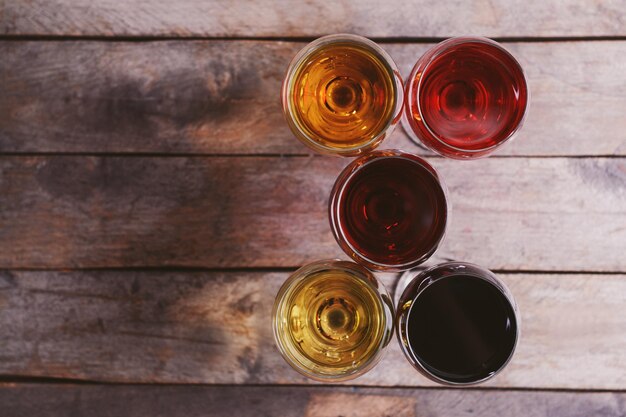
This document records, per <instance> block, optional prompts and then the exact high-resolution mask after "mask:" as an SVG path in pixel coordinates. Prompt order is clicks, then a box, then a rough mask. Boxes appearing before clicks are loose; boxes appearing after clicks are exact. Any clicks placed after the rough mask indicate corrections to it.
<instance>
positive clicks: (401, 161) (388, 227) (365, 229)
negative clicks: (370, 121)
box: [329, 150, 449, 271]
mask: <svg viewBox="0 0 626 417" xmlns="http://www.w3.org/2000/svg"><path fill="white" fill-rule="evenodd" d="M448 217H449V209H448V198H447V191H446V187H445V185H444V183H443V180H442V179H441V177H440V176H439V174H438V173H437V171H436V170H435V168H433V167H432V166H431V165H430V164H429V163H428V162H426V161H425V160H424V159H422V158H420V157H418V156H417V155H413V154H410V153H407V152H403V151H399V150H384V151H374V152H371V153H369V154H367V155H364V156H362V157H360V158H357V159H356V160H354V161H353V162H352V163H350V164H349V165H348V166H347V167H346V168H345V169H344V170H343V171H342V172H341V174H339V177H338V178H337V181H336V182H335V185H334V187H333V189H332V191H331V195H330V199H329V219H330V225H331V229H332V231H333V234H334V236H335V239H336V240H337V243H338V244H339V246H341V248H342V249H343V251H344V252H345V253H346V254H348V255H349V256H350V257H352V258H353V259H354V260H355V261H357V262H358V263H360V264H362V265H365V266H366V267H368V268H370V269H374V270H382V271H404V270H407V269H411V268H413V267H415V266H417V265H419V264H421V263H422V262H424V261H426V260H427V259H428V258H429V257H430V256H431V255H432V254H433V253H434V252H435V250H436V249H437V248H438V247H439V245H440V244H441V242H442V240H443V237H444V234H445V230H446V224H447V222H448Z"/></svg>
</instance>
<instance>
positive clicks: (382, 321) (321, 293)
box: [281, 269, 386, 375]
mask: <svg viewBox="0 0 626 417" xmlns="http://www.w3.org/2000/svg"><path fill="white" fill-rule="evenodd" d="M285 305H286V307H284V308H283V309H282V313H281V314H286V315H287V318H286V322H287V323H288V325H287V326H285V327H284V328H283V330H282V331H283V332H284V333H285V334H283V335H281V338H282V339H283V340H286V341H288V343H286V350H287V354H288V355H289V356H291V357H294V358H295V359H296V361H297V362H299V363H300V364H301V365H302V366H305V367H306V368H308V369H311V368H314V367H322V368H324V369H325V371H324V372H325V373H326V374H327V375H341V374H345V373H347V372H350V371H351V370H352V369H354V368H358V367H360V366H361V365H363V364H364V363H366V362H368V361H369V360H370V359H371V358H372V357H373V356H374V355H376V353H378V351H379V349H380V345H381V341H382V340H383V338H384V337H385V332H386V330H385V326H386V318H385V312H384V307H383V304H382V302H381V301H380V298H379V295H378V293H377V292H376V291H375V290H374V289H372V288H371V287H370V286H369V285H368V284H366V283H365V282H364V281H363V280H362V279H360V278H357V277H356V276H354V275H352V274H351V273H350V272H349V271H345V270H341V269H337V270H323V271H317V272H314V273H312V274H310V275H308V276H307V277H305V278H304V279H303V280H301V281H300V282H299V283H298V285H297V286H296V287H295V288H293V289H292V290H291V293H290V294H288V296H287V300H286V302H285Z"/></svg>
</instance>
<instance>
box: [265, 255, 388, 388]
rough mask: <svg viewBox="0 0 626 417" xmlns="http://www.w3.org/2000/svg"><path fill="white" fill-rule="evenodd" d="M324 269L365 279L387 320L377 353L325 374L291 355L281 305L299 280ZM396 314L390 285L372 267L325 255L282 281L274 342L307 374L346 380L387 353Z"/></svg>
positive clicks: (326, 379) (275, 311)
mask: <svg viewBox="0 0 626 417" xmlns="http://www.w3.org/2000/svg"><path fill="white" fill-rule="evenodd" d="M324 269H342V270H344V271H347V272H348V273H349V274H350V275H351V276H352V277H354V278H355V279H358V280H360V281H361V282H363V283H365V284H366V285H367V286H368V287H369V288H370V289H371V290H372V291H373V293H374V294H376V299H377V300H378V302H379V304H380V307H381V308H382V311H383V313H382V314H381V315H380V316H381V318H382V319H383V320H384V323H383V326H382V329H383V330H382V331H381V335H380V340H379V341H378V346H377V347H376V352H375V353H373V354H372V356H371V357H369V358H368V359H367V361H365V362H364V363H362V364H361V365H359V366H358V367H356V368H353V369H352V370H350V371H348V372H344V373H342V374H339V375H332V374H325V373H320V372H315V371H314V370H311V369H308V368H307V367H306V365H305V364H303V363H301V362H299V361H298V360H297V359H296V358H295V357H294V355H291V354H290V353H289V352H288V349H287V348H286V343H285V340H284V338H283V337H282V336H281V334H282V333H281V332H280V323H279V321H280V320H279V312H280V310H281V307H283V304H284V302H285V300H286V297H287V296H288V294H289V291H290V290H292V289H293V288H294V285H295V284H296V283H297V282H298V281H300V280H302V279H304V278H305V277H307V276H308V275H309V274H311V273H314V272H317V271H321V270H324ZM394 314H395V309H394V307H393V302H392V300H391V296H390V295H389V292H388V291H387V288H386V287H385V286H384V284H383V283H382V282H381V281H380V280H379V279H378V278H377V277H376V276H375V275H374V274H373V273H372V272H371V271H369V270H368V269H367V268H365V267H363V266H362V265H359V264H357V263H355V262H352V261H346V260H341V259H323V260H318V261H314V262H310V263H308V264H306V265H303V266H302V267H300V268H298V269H297V270H296V271H294V272H293V273H292V274H291V275H290V276H289V277H288V278H287V279H286V280H285V282H284V283H283V284H282V285H281V287H280V289H279V291H278V293H277V295H276V298H275V300H274V305H273V308H272V332H273V335H274V342H275V344H276V347H277V348H278V350H279V352H280V354H281V356H282V357H283V359H284V360H285V362H287V363H288V364H289V366H290V367H291V368H292V369H294V370H295V371H297V372H298V373H299V374H301V375H304V376H305V377H307V378H311V379H313V380H316V381H319V382H329V381H332V382H342V381H348V380H351V379H354V378H357V377H359V376H361V375H363V374H365V373H366V372H368V371H370V370H371V369H372V368H374V367H375V366H376V365H377V364H378V363H379V362H380V360H381V359H382V357H383V355H384V353H385V352H386V347H387V346H388V345H389V342H390V341H391V339H392V338H393V333H394V329H395V317H394Z"/></svg>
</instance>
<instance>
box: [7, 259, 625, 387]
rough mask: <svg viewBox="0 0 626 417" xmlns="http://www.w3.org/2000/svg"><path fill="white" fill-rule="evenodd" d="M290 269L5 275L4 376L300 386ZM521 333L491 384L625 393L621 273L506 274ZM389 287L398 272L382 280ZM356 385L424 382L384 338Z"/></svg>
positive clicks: (422, 384)
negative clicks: (281, 342) (281, 338)
mask: <svg viewBox="0 0 626 417" xmlns="http://www.w3.org/2000/svg"><path fill="white" fill-rule="evenodd" d="M287 276H288V273H287V272H280V273H279V272H237V271H233V272H176V271H161V272H157V271H145V272H142V271H75V272H50V271H49V272H44V271H38V272H36V271H31V272H26V271H19V272H18V271H13V272H8V271H5V272H3V273H2V274H1V275H0V328H2V338H1V339H0V375H13V376H42V377H58V378H78V379H87V380H99V381H113V382H145V383H155V382H158V383H209V384H242V383H246V384H308V383H310V380H307V379H306V378H304V377H303V376H301V375H300V374H298V373H296V372H295V371H293V370H292V369H291V368H290V367H289V366H288V365H287V364H286V363H285V362H284V361H283V359H282V358H281V357H280V355H279V353H278V350H277V349H276V347H275V345H274V341H273V337H272V332H271V323H270V321H271V319H270V316H271V308H272V304H273V301H274V297H275V296H276V293H277V292H278V289H279V287H280V286H281V285H282V283H283V282H284V280H285V279H286V278H287ZM501 277H502V278H503V280H504V281H505V282H506V283H507V284H508V285H509V286H510V288H511V290H512V292H513V294H515V297H516V300H517V302H518V304H519V307H520V311H521V314H522V338H521V341H520V344H519V346H518V349H517V351H516V354H515V356H514V358H513V360H512V361H511V363H510V364H509V365H508V367H507V368H506V369H505V370H504V371H503V372H502V374H500V375H498V376H497V377H496V378H495V379H493V380H492V381H490V382H488V383H487V384H486V385H487V386H492V387H533V388H575V389H620V390H623V389H625V388H626V357H625V356H624V352H625V351H626V338H624V332H625V331H626V315H624V314H623V310H624V305H625V303H626V276H625V275H596V274H587V275H584V274H574V275H568V274H563V275H562V274H553V275H550V274H502V275H501ZM382 278H383V282H384V283H385V284H386V286H387V287H388V288H389V289H390V290H391V289H392V288H394V282H395V277H394V276H393V275H391V274H388V275H384V276H383V277H382ZM352 383H357V384H365V385H376V386H431V385H434V383H432V382H430V381H428V380H426V379H425V378H423V377H421V376H420V375H419V374H418V373H417V372H416V371H414V370H413V369H412V368H411V367H410V365H409V364H408V362H407V361H406V360H405V358H404V356H403V355H402V353H401V352H400V348H399V345H398V343H397V341H396V340H395V338H394V339H392V341H391V343H390V345H389V347H388V351H387V353H386V355H385V357H384V358H383V360H382V361H381V363H380V364H379V365H378V366H377V367H376V368H375V369H374V370H372V371H371V372H370V373H368V374H366V375H365V376H363V377H361V378H359V379H358V380H355V381H354V382H352Z"/></svg>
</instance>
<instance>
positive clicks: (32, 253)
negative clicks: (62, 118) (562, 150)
mask: <svg viewBox="0 0 626 417" xmlns="http://www.w3.org/2000/svg"><path fill="white" fill-rule="evenodd" d="M431 162H433V163H434V165H435V167H436V168H438V169H440V171H441V173H442V176H443V178H444V179H445V180H446V182H447V184H448V187H449V189H450V199H451V204H452V206H453V207H452V214H451V223H450V226H449V229H448V233H447V236H446V240H445V242H444V244H443V246H442V247H441V248H440V250H439V251H438V252H437V254H436V256H435V258H434V260H435V261H439V260H442V259H457V260H465V261H468V262H475V263H478V264H482V265H484V266H486V267H490V268H492V269H506V270H520V269H521V270H556V271H617V272H623V271H626V258H625V257H624V256H623V254H624V247H625V245H626V227H625V226H626V225H625V222H626V216H625V213H626V159H624V158H589V159H588V158H535V159H524V158H491V159H486V160H482V161H479V162H475V163H460V162H458V161H451V160H444V159H441V158H438V159H433V160H431ZM345 163H347V160H346V159H342V158H321V157H291V158H274V157H246V158H244V157H241V158H227V157H168V158H154V157H80V158H79V157H67V156H50V157H3V158H0V195H1V196H2V200H0V204H1V206H2V207H1V210H0V268H61V269H62V268H95V267H98V268H100V267H140V266H149V267H157V266H185V267H209V268H216V267H217V268H222V267H229V268H230V267H295V266H298V265H301V264H303V263H305V262H308V261H311V260H314V259H319V258H328V257H333V256H337V255H339V254H340V253H342V252H341V251H340V249H339V247H338V246H337V244H336V242H335V240H334V238H333V237H332V234H331V231H330V227H329V225H328V218H327V216H328V214H327V200H328V194H329V192H330V189H331V186H332V184H333V182H334V180H335V178H336V176H337V175H338V173H339V171H340V169H341V168H342V166H343V164H345Z"/></svg>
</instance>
